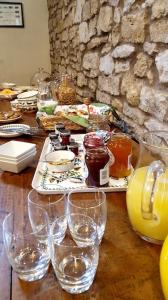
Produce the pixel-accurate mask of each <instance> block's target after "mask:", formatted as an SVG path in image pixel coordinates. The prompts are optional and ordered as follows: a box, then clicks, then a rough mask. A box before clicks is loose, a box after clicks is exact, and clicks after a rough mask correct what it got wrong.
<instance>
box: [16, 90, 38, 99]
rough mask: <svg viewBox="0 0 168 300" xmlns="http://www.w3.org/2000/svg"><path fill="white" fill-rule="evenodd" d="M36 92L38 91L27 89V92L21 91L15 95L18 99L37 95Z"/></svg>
mask: <svg viewBox="0 0 168 300" xmlns="http://www.w3.org/2000/svg"><path fill="white" fill-rule="evenodd" d="M37 94H38V91H28V92H24V93H21V94H19V95H18V96H17V98H18V99H25V98H30V97H31V98H32V97H35V96H37Z"/></svg>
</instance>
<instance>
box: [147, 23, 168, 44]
mask: <svg viewBox="0 0 168 300" xmlns="http://www.w3.org/2000/svg"><path fill="white" fill-rule="evenodd" d="M149 30H150V37H151V41H152V42H157V43H158V42H160V43H168V20H164V19H163V20H157V21H154V22H153V23H152V24H151V25H150V28H149Z"/></svg>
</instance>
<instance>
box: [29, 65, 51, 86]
mask: <svg viewBox="0 0 168 300" xmlns="http://www.w3.org/2000/svg"><path fill="white" fill-rule="evenodd" d="M49 80H50V74H49V73H48V72H46V71H45V70H44V68H38V71H37V72H35V73H34V74H33V76H32V78H31V79H30V85H31V86H35V87H37V88H38V86H39V84H40V83H41V82H42V81H49Z"/></svg>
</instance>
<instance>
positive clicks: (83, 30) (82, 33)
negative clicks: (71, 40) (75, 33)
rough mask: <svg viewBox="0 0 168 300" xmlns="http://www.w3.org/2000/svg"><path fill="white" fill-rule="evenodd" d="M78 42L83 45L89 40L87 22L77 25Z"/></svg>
mask: <svg viewBox="0 0 168 300" xmlns="http://www.w3.org/2000/svg"><path fill="white" fill-rule="evenodd" d="M79 40H80V42H81V43H84V44H85V43H87V42H88V41H89V40H90V36H89V30H88V24H87V22H82V23H81V24H80V25H79Z"/></svg>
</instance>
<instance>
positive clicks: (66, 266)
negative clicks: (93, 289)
mask: <svg viewBox="0 0 168 300" xmlns="http://www.w3.org/2000/svg"><path fill="white" fill-rule="evenodd" d="M51 260H52V265H53V268H54V271H55V273H56V276H57V279H58V281H59V283H60V285H61V287H62V288H63V289H64V290H65V291H67V292H68V293H71V294H79V293H82V292H84V291H87V290H88V289H89V288H90V286H91V285H92V283H93V280H94V277H95V274H96V270H97V265H98V260H99V247H98V244H92V245H87V246H78V245H76V244H75V242H74V241H73V239H72V237H71V236H70V235H69V236H68V235H66V236H65V238H64V240H63V241H62V242H61V243H60V244H57V243H53V244H52V255H51Z"/></svg>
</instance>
